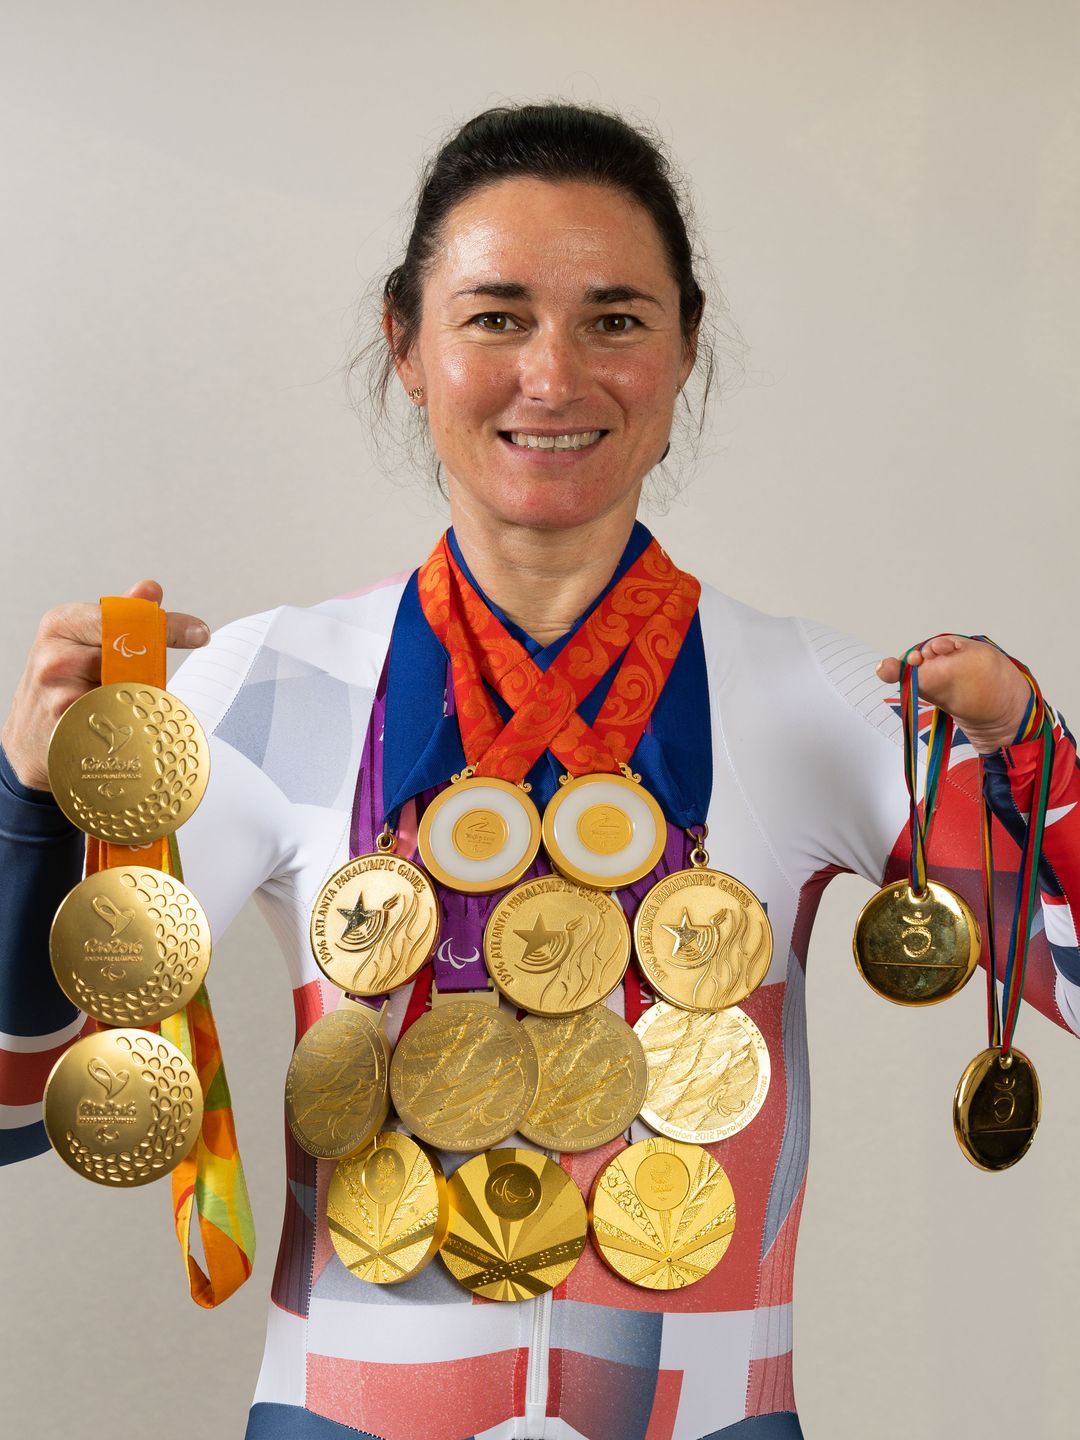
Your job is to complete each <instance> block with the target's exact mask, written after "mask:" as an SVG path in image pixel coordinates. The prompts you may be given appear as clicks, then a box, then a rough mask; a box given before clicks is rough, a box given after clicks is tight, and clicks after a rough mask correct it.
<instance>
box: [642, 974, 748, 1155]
mask: <svg viewBox="0 0 1080 1440" xmlns="http://www.w3.org/2000/svg"><path fill="white" fill-rule="evenodd" d="M634 1029H635V1031H636V1032H637V1035H638V1038H639V1039H640V1041H641V1044H642V1046H643V1048H644V1050H645V1060H646V1063H647V1065H648V1067H649V1088H648V1091H647V1092H646V1096H645V1103H644V1105H642V1107H641V1118H642V1119H643V1120H644V1121H645V1123H646V1125H650V1126H651V1127H652V1128H653V1129H654V1130H657V1131H659V1133H660V1134H661V1135H667V1136H669V1137H670V1138H671V1139H672V1140H684V1141H689V1142H691V1143H693V1144H697V1145H712V1144H714V1143H715V1142H716V1141H718V1140H727V1139H730V1137H731V1136H732V1135H737V1134H738V1132H739V1131H740V1130H742V1129H743V1128H744V1126H746V1125H749V1124H750V1121H751V1120H753V1118H754V1116H755V1115H756V1114H757V1113H758V1111H759V1110H760V1109H761V1107H762V1105H763V1104H764V1103H765V1096H766V1095H767V1094H768V1091H769V1077H770V1074H771V1066H770V1063H769V1051H768V1047H767V1046H766V1044H765V1037H764V1036H763V1035H762V1033H761V1031H760V1030H759V1029H758V1027H757V1026H756V1025H755V1024H754V1022H753V1020H751V1019H750V1016H749V1015H747V1014H745V1013H744V1012H743V1011H742V1010H740V1009H739V1007H738V1006H737V1005H732V1006H730V1007H729V1008H728V1009H727V1010H721V1011H719V1012H718V1013H715V1014H713V1013H709V1012H707V1011H695V1010H682V1009H679V1008H678V1007H677V1006H675V1005H668V1004H666V1003H665V1002H664V1001H663V1000H659V1001H657V1003H656V1004H655V1005H653V1006H651V1007H650V1008H649V1009H648V1010H646V1011H645V1013H644V1014H643V1015H642V1016H641V1017H640V1019H639V1020H638V1022H637V1024H636V1025H635V1026H634Z"/></svg>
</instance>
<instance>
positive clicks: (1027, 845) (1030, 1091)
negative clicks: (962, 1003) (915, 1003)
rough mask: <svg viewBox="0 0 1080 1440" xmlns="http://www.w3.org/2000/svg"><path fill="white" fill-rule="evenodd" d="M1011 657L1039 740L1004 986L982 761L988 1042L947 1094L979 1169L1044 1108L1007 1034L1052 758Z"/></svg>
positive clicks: (1023, 962) (1014, 1152)
mask: <svg viewBox="0 0 1080 1440" xmlns="http://www.w3.org/2000/svg"><path fill="white" fill-rule="evenodd" d="M1010 658H1011V657H1010ZM1013 663H1014V664H1016V665H1017V667H1018V669H1020V670H1021V671H1023V673H1024V675H1025V676H1026V677H1027V679H1028V682H1029V684H1030V685H1031V688H1032V705H1031V707H1030V711H1029V715H1028V717H1027V720H1026V723H1025V728H1024V731H1023V733H1022V735H1021V737H1020V738H1021V740H1027V739H1032V738H1037V739H1038V740H1039V743H1040V753H1039V763H1038V768H1037V775H1038V778H1037V780H1036V784H1035V794H1034V797H1033V800H1032V805H1031V814H1030V816H1029V819H1028V825H1027V829H1026V831H1025V832H1024V840H1023V844H1022V846H1021V851H1020V868H1019V873H1018V875H1017V878H1016V899H1015V904H1014V907H1013V920H1012V927H1011V929H1010V932H1009V946H1008V953H1007V958H1006V962H1005V973H1004V981H1003V991H1004V994H1003V998H1002V1002H1001V1004H999V1002H998V988H997V976H996V961H997V951H996V948H995V925H994V856H993V840H992V836H993V815H992V813H991V809H990V802H989V799H988V795H987V785H988V779H987V775H986V762H985V760H983V761H981V770H982V791H983V798H982V836H983V846H982V848H983V894H984V896H985V899H986V940H987V964H986V984H987V1029H988V1037H987V1038H988V1042H989V1043H988V1045H987V1048H986V1049H985V1050H982V1051H980V1052H979V1054H978V1055H976V1056H975V1058H974V1060H972V1061H971V1063H970V1064H969V1065H968V1066H967V1067H966V1068H965V1070H964V1073H963V1074H962V1075H961V1077H960V1081H959V1083H958V1084H957V1087H956V1094H955V1095H954V1097H953V1131H954V1133H955V1135H956V1139H957V1143H958V1144H959V1146H960V1149H961V1150H962V1151H963V1153H964V1155H965V1156H966V1157H967V1159H968V1160H970V1161H971V1163H972V1164H973V1165H975V1166H977V1167H978V1169H980V1170H991V1171H994V1170H1007V1169H1008V1168H1009V1167H1010V1166H1011V1165H1015V1164H1016V1162H1017V1161H1018V1160H1021V1159H1022V1158H1023V1157H1024V1155H1026V1154H1027V1152H1028V1149H1029V1147H1030V1145H1031V1142H1032V1140H1034V1138H1035V1131H1036V1130H1037V1129H1038V1125H1039V1119H1040V1116H1041V1113H1042V1092H1041V1089H1040V1086H1039V1077H1038V1075H1037V1074H1036V1073H1035V1067H1034V1065H1032V1063H1031V1061H1030V1060H1029V1059H1028V1057H1027V1056H1026V1055H1025V1054H1024V1053H1023V1051H1021V1050H1017V1049H1016V1047H1015V1046H1014V1045H1013V1036H1014V1034H1015V1031H1016V1021H1017V1017H1018V1014H1019V1010H1020V1001H1021V999H1022V997H1023V993H1024V976H1025V973H1026V969H1027V953H1028V941H1029V938H1030V933H1031V918H1032V915H1033V913H1034V910H1035V906H1036V904H1037V903H1038V877H1039V855H1040V851H1041V849H1042V837H1043V832H1044V830H1045V827H1046V811H1047V807H1048V805H1049V799H1050V780H1051V776H1052V774H1053V766H1054V726H1053V720H1052V719H1051V716H1050V713H1049V711H1048V709H1047V707H1046V704H1045V702H1044V700H1043V698H1042V694H1041V692H1040V691H1039V687H1038V685H1037V684H1036V683H1035V680H1034V677H1033V676H1032V675H1031V672H1030V671H1028V670H1027V669H1026V667H1024V666H1023V665H1019V664H1018V662H1016V661H1015V660H1014V661H1013ZM1002 1011H1004V1018H1003V1016H1002Z"/></svg>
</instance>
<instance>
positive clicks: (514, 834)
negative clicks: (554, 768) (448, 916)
mask: <svg viewBox="0 0 1080 1440" xmlns="http://www.w3.org/2000/svg"><path fill="white" fill-rule="evenodd" d="M416 843H417V848H418V849H419V851H420V857H421V859H422V860H423V862H424V864H425V865H426V866H427V868H428V870H430V871H431V873H432V875H434V876H435V878H436V880H438V881H440V882H441V883H442V884H443V885H446V886H448V887H449V888H450V889H451V890H461V891H463V892H464V893H465V894H467V895H490V894H491V893H492V891H494V890H503V889H505V887H506V886H507V885H513V883H514V881H515V880H520V879H521V877H522V875H524V873H525V871H526V870H527V869H528V868H529V866H530V865H531V864H532V862H533V860H534V859H535V858H536V852H537V850H539V848H540V815H539V813H538V811H537V809H536V806H535V805H534V804H533V802H532V801H531V800H530V799H529V797H528V795H527V794H526V792H525V791H524V789H523V788H522V787H521V786H520V785H511V784H510V782H509V781H508V780H496V779H494V778H492V777H491V776H480V775H471V774H468V773H466V774H465V776H464V777H462V778H458V779H456V780H455V781H454V783H453V784H452V785H450V786H449V787H448V788H447V789H445V790H443V791H440V793H439V794H438V795H436V796H435V798H434V800H432V802H431V804H430V805H429V806H428V807H427V809H426V810H425V811H424V813H423V815H422V817H421V819H420V829H419V831H418V833H417V837H416Z"/></svg>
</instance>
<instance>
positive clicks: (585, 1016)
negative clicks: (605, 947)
mask: <svg viewBox="0 0 1080 1440" xmlns="http://www.w3.org/2000/svg"><path fill="white" fill-rule="evenodd" d="M521 1023H522V1027H523V1028H524V1030H525V1033H526V1034H527V1035H528V1037H529V1039H530V1040H531V1041H532V1043H533V1046H534V1048H535V1050H536V1054H537V1057H538V1059H539V1061H540V1090H539V1093H538V1094H537V1097H536V1100H535V1101H534V1102H533V1105H532V1108H531V1109H530V1111H529V1113H528V1115H527V1116H526V1118H525V1119H524V1120H522V1122H521V1125H520V1127H519V1128H520V1130H521V1133H522V1135H524V1136H525V1138H526V1140H531V1141H532V1142H533V1144H534V1145H542V1146H543V1147H544V1149H546V1150H565V1151H572V1152H576V1151H580V1150H595V1149H596V1148H597V1146H599V1145H606V1144H607V1143H608V1141H609V1140H614V1139H615V1137H616V1136H617V1135H622V1134H623V1133H624V1131H626V1130H627V1129H629V1127H630V1124H631V1122H632V1121H633V1120H634V1118H635V1117H636V1116H637V1113H638V1111H639V1110H640V1109H641V1106H642V1102H643V1101H644V1099H645V1089H646V1086H647V1084H648V1079H649V1075H648V1070H647V1069H646V1066H645V1052H644V1050H643V1049H642V1048H641V1041H640V1040H639V1039H638V1037H637V1036H636V1035H635V1034H634V1032H633V1030H631V1028H630V1026H629V1025H627V1023H626V1021H625V1020H623V1019H622V1017H621V1016H619V1015H616V1014H615V1013H614V1011H612V1010H609V1009H608V1008H607V1006H606V1005H603V1004H600V1005H592V1006H590V1007H589V1009H588V1010H583V1011H581V1012H580V1013H579V1014H577V1015H570V1016H568V1017H566V1018H563V1019H556V1018H551V1019H549V1018H546V1017H543V1016H540V1015H527V1016H526V1017H525V1019H524V1020H523V1021H522V1022H521Z"/></svg>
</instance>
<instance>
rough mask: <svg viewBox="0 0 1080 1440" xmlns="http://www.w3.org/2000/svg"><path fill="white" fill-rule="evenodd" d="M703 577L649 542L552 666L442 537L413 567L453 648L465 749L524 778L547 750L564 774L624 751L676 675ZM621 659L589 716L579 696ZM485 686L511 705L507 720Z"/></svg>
mask: <svg viewBox="0 0 1080 1440" xmlns="http://www.w3.org/2000/svg"><path fill="white" fill-rule="evenodd" d="M700 593H701V586H700V585H699V583H698V582H697V580H695V579H694V577H693V576H692V575H687V574H686V573H685V572H684V571H682V570H679V569H678V567H677V566H675V565H673V564H672V562H671V560H670V559H669V558H668V556H667V555H666V554H665V553H664V551H663V550H662V549H661V548H660V546H659V544H658V543H657V542H656V541H655V540H653V541H651V542H650V544H649V546H648V547H647V549H646V550H645V551H644V552H643V553H642V554H641V555H640V556H639V557H638V559H637V560H636V561H635V562H634V564H633V565H631V567H630V568H629V570H627V572H626V574H625V575H623V577H622V578H621V579H620V580H619V581H618V582H617V583H616V584H615V585H614V586H613V587H612V589H611V590H610V591H609V592H608V594H607V595H606V596H605V597H604V599H603V600H602V601H601V602H600V604H599V605H598V606H597V607H596V609H595V610H594V611H593V613H592V614H591V615H590V616H589V618H588V619H587V620H586V621H585V623H584V624H583V625H582V626H581V628H580V629H579V630H578V631H576V633H575V634H574V636H573V637H572V639H571V640H570V641H569V642H568V644H567V645H566V646H565V648H564V649H563V650H561V651H560V653H559V655H558V656H557V657H556V659H555V660H554V662H553V663H552V664H551V666H550V667H549V668H548V669H547V670H541V669H540V667H539V666H538V665H537V664H536V662H535V661H534V660H533V659H532V657H531V656H530V655H529V653H528V651H527V650H526V649H525V647H524V646H523V645H521V644H520V643H519V642H518V641H517V640H515V639H514V638H513V636H512V635H510V634H509V633H508V632H507V630H506V627H505V626H504V625H503V624H502V623H501V622H500V621H499V620H498V619H497V618H496V617H495V616H494V615H493V614H492V613H491V611H490V610H489V609H488V607H487V605H486V604H485V602H484V601H483V599H481V597H480V596H479V595H478V594H477V592H476V590H475V589H474V588H473V586H472V585H471V584H470V583H469V580H468V578H467V577H466V576H465V574H464V573H463V572H462V569H461V567H460V566H459V565H458V563H457V561H456V560H455V559H454V556H453V552H452V551H451V549H450V545H449V542H448V541H447V538H446V536H445V535H444V536H443V537H442V539H441V540H440V541H439V543H438V544H437V545H436V546H435V549H434V550H433V551H432V553H431V555H430V556H429V557H428V559H427V560H426V561H425V562H424V564H423V565H422V566H421V568H420V573H419V595H420V604H421V606H422V608H423V611H424V615H425V617H426V618H427V622H428V624H429V625H430V626H431V628H432V630H433V632H434V633H435V635H436V637H437V638H438V639H439V641H440V642H441V644H442V645H443V647H444V649H445V650H446V651H447V652H448V653H449V656H450V665H451V673H452V675H453V682H454V704H455V707H456V709H457V716H458V725H459V727H460V730H461V741H462V745H463V746H464V749H465V758H466V760H467V761H468V763H469V765H470V766H471V767H472V768H473V770H474V771H475V772H476V773H477V774H479V775H491V776H495V777H497V778H499V779H502V780H509V781H511V782H512V783H514V784H518V783H520V782H521V781H522V780H524V778H525V776H526V775H527V774H528V773H529V771H530V770H531V769H532V767H533V765H534V764H535V763H536V761H537V760H538V759H539V758H540V756H541V755H542V754H543V753H544V751H545V750H550V751H551V753H552V754H553V755H554V756H555V757H556V759H557V760H559V762H560V763H561V764H562V765H564V766H565V767H566V769H567V770H568V771H569V773H570V774H571V775H589V774H596V773H600V772H607V773H614V772H616V771H618V770H619V768H620V765H622V764H624V763H626V762H628V761H629V759H630V757H631V755H632V754H633V753H634V750H635V748H636V746H637V744H638V741H639V740H640V739H641V737H642V735H643V733H644V731H645V727H646V725H647V724H648V722H649V717H650V715H651V714H652V712H653V708H654V706H655V705H656V701H657V699H658V698H659V696H660V692H661V690H663V688H664V685H665V683H666V681H667V678H668V676H669V675H670V673H671V668H672V666H673V665H674V664H675V659H676V657H677V656H678V653H679V650H680V648H681V647H682V643H683V640H684V638H685V636H686V632H687V630H688V629H689V628H690V622H691V620H692V619H693V618H694V614H695V612H696V610H697V603H698V597H699V595H700ZM620 656H621V657H622V660H621V663H620V664H619V668H618V671H617V672H616V675H615V679H614V681H613V682H612V685H611V688H610V690H609V691H608V693H607V696H606V697H605V699H604V703H603V705H602V706H601V708H600V713H599V714H598V716H597V718H596V720H595V722H594V723H593V724H592V725H587V724H586V723H585V721H584V720H582V718H581V716H580V715H579V714H578V713H577V712H578V706H579V705H581V703H582V701H583V700H584V699H585V698H586V696H587V695H588V694H589V693H590V692H591V691H592V690H593V689H594V688H595V687H596V685H598V684H599V682H600V681H601V680H602V679H603V677H604V676H605V675H606V674H607V673H608V671H609V670H610V669H611V667H612V666H613V665H614V664H615V662H616V661H617V660H619V657H620ZM488 686H490V687H491V689H492V690H494V691H495V693H496V694H497V695H498V696H499V697H500V698H501V699H502V700H503V701H504V702H505V703H506V704H507V705H508V706H509V708H510V711H511V716H510V719H509V720H508V721H506V722H504V721H503V719H502V716H501V714H500V713H499V709H498V706H497V705H496V704H495V701H494V699H493V697H492V695H491V693H490V690H489V689H488Z"/></svg>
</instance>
